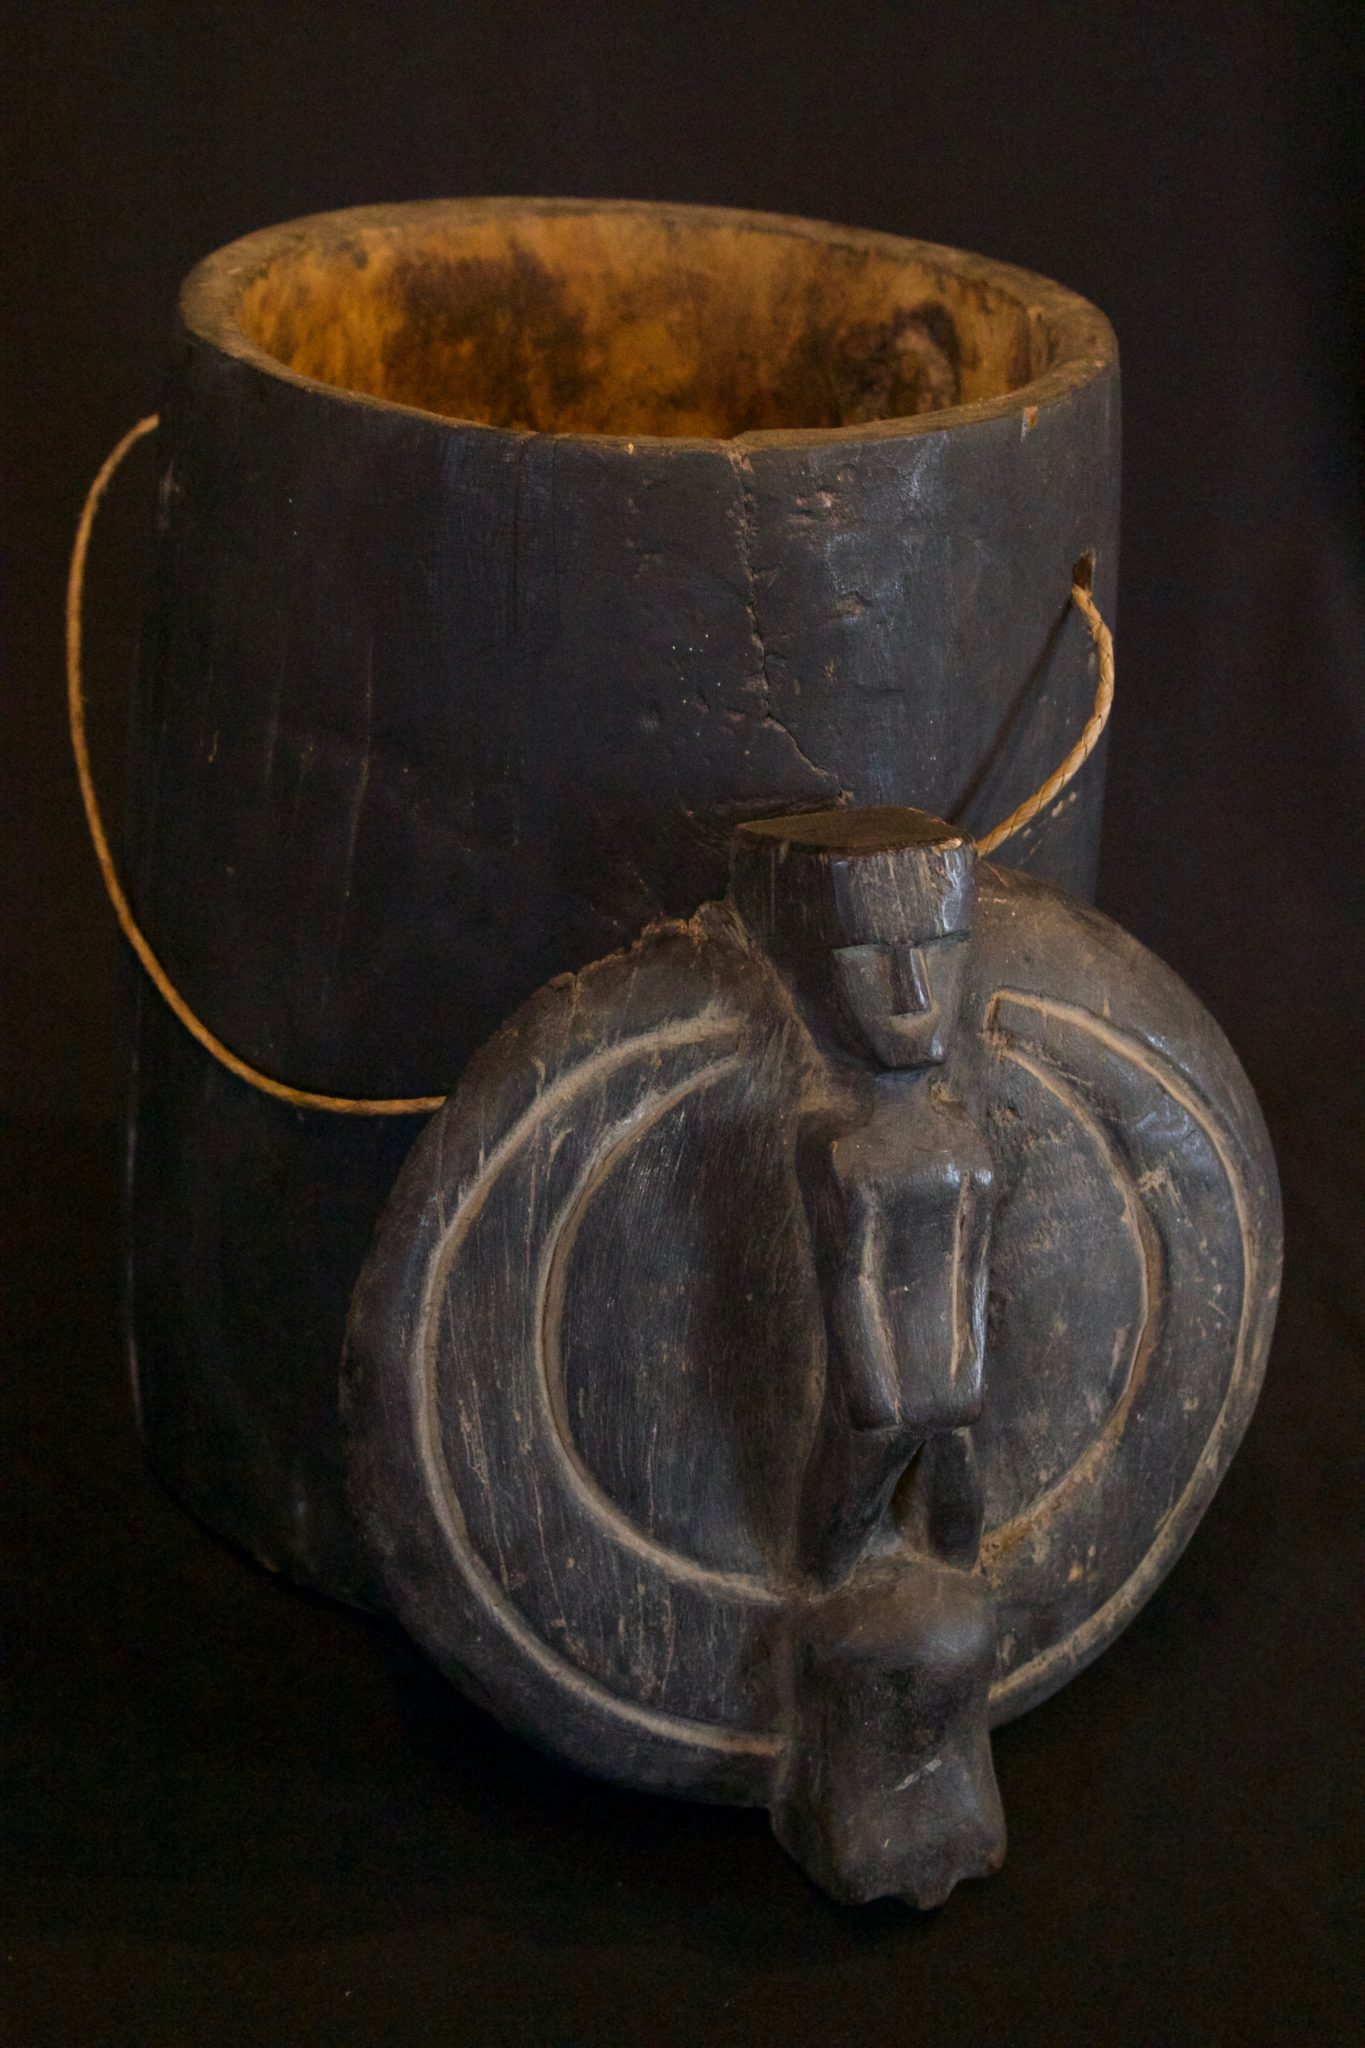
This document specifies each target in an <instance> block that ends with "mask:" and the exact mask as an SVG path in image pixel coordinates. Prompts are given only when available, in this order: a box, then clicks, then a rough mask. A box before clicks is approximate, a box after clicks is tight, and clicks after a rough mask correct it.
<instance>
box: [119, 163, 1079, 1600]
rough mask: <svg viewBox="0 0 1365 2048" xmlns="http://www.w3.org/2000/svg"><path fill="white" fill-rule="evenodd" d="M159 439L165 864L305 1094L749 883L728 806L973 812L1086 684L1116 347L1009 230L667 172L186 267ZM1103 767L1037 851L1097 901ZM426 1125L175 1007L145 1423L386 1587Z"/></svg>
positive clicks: (142, 1335) (1058, 748)
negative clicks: (345, 1445)
mask: <svg viewBox="0 0 1365 2048" xmlns="http://www.w3.org/2000/svg"><path fill="white" fill-rule="evenodd" d="M163 422H164V424H163V430H162V436H161V458H162V463H163V469H162V483H161V499H160V504H161V534H160V546H159V555H158V565H157V570H156V580H155V588H154V593H153V599H152V603H151V608H150V616H149V622H148V630H147V633H146V636H145V647H144V656H143V661H142V668H141V675H140V679H139V684H138V691H137V699H136V707H135V718H134V741H133V768H134V779H133V801H132V807H131V809H132V819H133V824H132V841H131V849H130V874H131V877H132V883H133V891H134V895H135V900H136V903H137V906H138V911H139V915H140V916H141V918H142V920H143V923H144V925H145V928H146V930H147V932H148V935H149V937H150V939H151V941H152V943H153V945H154V946H155V948H156V949H157V951H158V953H159V954H160V956H161V958H162V959H163V960H164V961H165V962H166V963H167V965H168V967H169V969H170V971H171V973H172V975H173V977H174V978H175V980H176V981H177V983H178V984H179V986H180V988H181V989H182V991H183V992H184V994H185V995H186V997H187V998H188V1000H189V1001H190V1003H191V1004H192V1005H193V1006H194V1008H195V1009H196V1010H197V1011H198V1013H199V1014H200V1015H201V1016H202V1017H203V1018H204V1019H205V1020H206V1022H208V1023H209V1024H210V1025H211V1027H212V1028H213V1029H214V1030H215V1031H216V1032H217V1033H218V1034H219V1035H220V1036H221V1037H222V1038H223V1039H225V1040H226V1041H227V1042H228V1043H229V1044H230V1045H231V1046H233V1048H234V1049H235V1050H237V1051H238V1052H240V1053H241V1054H242V1055H243V1056H245V1057H246V1058H247V1059H249V1060H251V1061H252V1062H254V1063H255V1064H256V1065H258V1066H259V1067H261V1068H263V1069H265V1070H267V1071H269V1072H270V1073H272V1074H275V1075H277V1076H279V1077H281V1078H283V1079H285V1080H288V1081H290V1082H293V1083H295V1084H296V1085H298V1086H301V1087H306V1088H310V1089H318V1090H327V1091H337V1092H342V1093H349V1094H357V1095H366V1096H375V1095H390V1094H402V1095H408V1094H413V1095H416V1094H433V1093H441V1092H443V1091H447V1090H449V1089H451V1088H453V1087H454V1086H455V1084H456V1083H457V1082H458V1081H459V1079H460V1076H461V1074H462V1072H463V1071H464V1069H465V1066H466V1063H467V1061H468V1060H469V1058H470V1055H471V1054H472V1053H473V1052H474V1050H475V1049H476V1048H477V1047H478V1046H479V1045H480V1044H481V1043H482V1042H483V1041H485V1040H486V1039H487V1038H488V1037H489V1036H490V1035H491V1034H492V1033H493V1032H494V1031H495V1030H496V1029H497V1028H498V1027H499V1026H500V1025H501V1024H502V1023H503V1022H504V1021H505V1020H506V1019H507V1018H508V1017H509V1015H510V1014H511V1013H512V1012H513V1011H514V1010H515V1009H516V1008H517V1006H518V1005H519V1004H520V1003H522V1002H523V1001H524V1000H525V999H526V998H527V997H528V996H529V995H530V994H531V992H532V991H533V990H534V989H536V988H537V987H538V986H539V985H541V984H542V983H544V982H545V981H546V980H547V979H548V978H550V977H551V976H553V975H555V974H556V973H559V972H562V971H565V970H572V969H576V968H578V967H579V966H580V965H582V964H583V963H584V962H586V961H590V960H592V959H594V958H596V957H598V956H600V955H602V954H603V953H606V952H609V951H610V950H611V949H612V948H613V947H616V946H619V945H621V944H623V943H625V942H627V941H629V940H631V939H632V938H633V937H634V935H635V934H636V933H637V932H638V931H639V929H640V928H641V926H642V925H643V924H644V923H645V922H646V921H647V920H648V919H650V918H651V917H654V916H656V915H659V914H661V913H662V914H667V915H672V916H688V915H690V914H691V913H692V912H693V910H694V909H695V907H696V906H697V905H698V904H699V903H701V902H703V901H705V900H707V899H709V898H714V897H716V896H718V895H720V894H721V893H722V891H723V889H724V887H725V878H726V871H727V859H728V842H729V836H730V833H731V830H732V828H733V826H734V825H735V824H736V822H737V821H740V820H743V819H746V818H754V817H762V816H765V815H768V814H771V813H777V812H782V811H788V810H792V809H799V808H813V807H816V806H822V805H829V804H830V803H841V802H847V801H853V802H857V803H862V804H867V803H902V804H917V805H920V806H923V807H926V808H927V809H929V810H932V811H934V812H938V813H941V814H943V815H945V816H948V817H951V818H953V819H955V820H958V821H960V822H962V823H963V824H965V825H966V826H967V827H968V828H976V829H981V828H984V827H985V826H986V825H987V824H989V823H991V822H993V821H994V819H995V818H997V817H998V816H999V815H1001V814H1002V813H1003V812H1004V811H1007V810H1008V809H1009V808H1010V807H1011V806H1012V805H1013V804H1014V803H1015V802H1016V801H1018V800H1019V799H1020V798H1021V797H1022V796H1024V795H1025V794H1027V793H1028V792H1029V791H1030V790H1031V789H1032V788H1033V787H1034V786H1035V785H1036V784H1037V783H1038V782H1039V781H1041V779H1042V777H1043V776H1044V774H1045V773H1046V772H1047V771H1048V770H1049V769H1051V768H1052V767H1053V766H1054V765H1055V763H1056V762H1057V760H1058V759H1059V758H1060V757H1061V755H1062V754H1063V753H1064V752H1065V751H1066V748H1067V746H1068V745H1069V743H1070V741H1071V739H1072V738H1073V737H1074V735H1075V734H1076V732H1077V731H1078V730H1079V728H1080V726H1081V724H1082V723H1083V721H1084V718H1085V715H1086V712H1087V710H1088V707H1089V704H1090V699H1091V696H1092V692H1093V681H1092V674H1091V666H1090V645H1089V640H1088V636H1087V634H1086V632H1085V630H1084V627H1083V625H1082V624H1081V622H1080V621H1079V620H1078V619H1076V618H1075V616H1074V615H1073V614H1071V613H1070V612H1069V609H1068V591H1069V587H1070V582H1071V572H1072V565H1073V563H1074V562H1075V561H1076V560H1077V558H1078V557H1080V556H1082V555H1085V554H1091V555H1093V557H1094V577H1095V589H1096V593H1097V596H1098V598H1099V601H1100V603H1101V605H1102V607H1103V608H1104V609H1105V610H1106V612H1109V613H1111V614H1112V608H1113V605H1114V600H1115V580H1114V579H1115V567H1116V561H1115V556H1116V521H1117V500H1118V371H1117V360H1116V352H1115V346H1114V341H1113V336H1112V334H1111V332H1110V329H1109V327H1108V325H1107V323H1106V322H1105V321H1104V319H1103V318H1102V317H1101V315H1100V314H1098V313H1097V312H1096V311H1095V310H1094V308H1093V307H1091V306H1089V305H1087V304H1086V303H1085V302H1083V301H1082V300H1080V299H1078V298H1076V297H1075V296H1073V295H1072V294H1070V293H1068V292H1065V291H1063V290H1061V289H1060V288H1058V287H1057V286H1055V285H1053V284H1050V283H1048V282H1046V281H1045V280H1043V279H1041V278H1038V277H1034V276H1030V275H1027V274H1025V273H1023V272H1020V271H1017V270H1012V269H1009V268H1006V267H1004V266H1001V265H998V264H993V263H989V262H985V261H983V260H981V259H978V258H976V257H971V256H966V255H963V254H961V253H959V252H956V251H952V250H948V249H942V248H936V247H932V246H928V245H924V244H920V243H915V242H907V241H901V240H897V239H894V238H891V237H887V236H882V235H875V234H864V233H857V232H854V231H851V230H847V229H843V228H832V227H825V226H818V225H815V224H811V223H807V222H801V221H792V220H785V219H779V218H774V217H768V216H761V215H748V214H737V213H728V212H720V211H710V210H697V209H689V208H677V207H664V206H647V205H629V204H619V205H617V204H613V205H601V204H593V203H587V202H579V201H492V202H463V201H462V202H439V203H435V204H431V205H420V206H404V207H394V208H366V209H361V210H358V211H355V212H351V213H346V214H338V215H327V216H321V217H318V218H315V219H312V220H307V221H301V222H295V223H291V224H290V225H287V226H285V227H281V228H278V229H273V230H270V231H268V232H265V233H262V234H258V235H253V236H251V237H249V238H247V239H246V240H245V241H242V242H239V243H236V244H234V245H233V246H232V247H230V248H228V249H225V250H223V251H221V252H220V253H219V254H218V255H216V256H214V257H212V258H210V259H209V260H208V261H207V262H206V263H205V264H203V265H202V266H201V267H200V268H199V269H198V270H197V271H196V272H195V273H194V274H193V276H192V277H191V278H190V280H189V282H188V283H187V285H186V287H185V290H184V294H183V297H182V300H181V306H180V312H179V317H178V322H177V327H176V332H175V336H174V340H173V346H172V354H171V367H170V379H169V387H168V390H167V394H166V402H165V406H164V412H163ZM1102 783H1103V759H1102V755H1097V756H1096V757H1095V758H1093V759H1092V760H1091V761H1090V763H1089V764H1088V765H1087V767H1086V768H1085V770H1084V771H1083V773H1082V774H1081V776H1080V777H1079V779H1078V780H1077V782H1076V783H1075V784H1074V785H1073V787H1072V788H1071V789H1070V790H1069V791H1068V792H1067V794H1066V796H1065V798H1064V799H1063V800H1062V801H1061V802H1060V803H1059V804H1058V805H1057V806H1056V807H1054V809H1053V810H1052V811H1051V812H1049V813H1048V814H1046V815H1045V816H1044V817H1042V818H1040V819H1039V820H1038V821H1037V823H1036V825H1035V826H1034V827H1032V828H1031V829H1030V830H1029V831H1028V832H1026V833H1024V834H1022V835H1021V836H1020V837H1019V839H1017V840H1016V841H1014V842H1011V844H1010V845H1009V846H1008V847H1007V848H1006V849H1005V850H1004V853H1003V855H1002V858H1003V859H1004V860H1006V861H1007V862H1011V863H1014V864H1016V865H1017V866H1019V867H1020V868H1022V869H1024V870H1026V871H1027V872H1028V873H1030V874H1032V875H1034V876H1037V877H1039V878H1041V879H1043V880H1047V881H1052V882H1056V883H1060V884H1062V885H1064V886H1066V887H1067V888H1068V889H1070V890H1072V891H1074V892H1076V893H1078V894H1079V895H1081V896H1086V895H1088V894H1089V892H1090V889H1091V884H1092V879H1093V874H1094V867H1095V857H1096V845H1097V834H1098V827H1099V814H1100V801H1101V791H1102ZM418 1128H419V1124H418V1122H417V1121H416V1120H408V1119H397V1120H382V1119H381V1120H375V1121H365V1120H353V1119H348V1118H342V1117H334V1116H326V1115H321V1114H310V1113H304V1112H299V1111H296V1110H292V1109H290V1108H287V1107H285V1106H283V1105H281V1104H280V1103H278V1102H274V1101H271V1100H268V1099H266V1098H264V1097H263V1096H261V1095H259V1094H256V1093H254V1092H253V1091H252V1090H250V1089H249V1088H247V1087H245V1086H243V1085H242V1084H241V1083H240V1082H238V1081H236V1080H235V1079H233V1078H232V1077H231V1076H229V1075H228V1074H226V1073H224V1072H223V1071H221V1070H220V1069H219V1068H218V1067H217V1066H215V1065H214V1064H213V1063H212V1061H211V1060H209V1059H208V1058H207V1056H206V1055H205V1054H204V1053H202V1052H201V1051H200V1049H199V1048H198V1047H197V1046H196V1045H195V1044H194V1043H192V1042H191V1041H190V1040H189V1039H188V1038H187V1037H186V1036H185V1035H184V1034H183V1033H182V1032H181V1030H180V1028H179V1026H178V1025H177V1024H176V1023H175V1022H174V1021H173V1020H172V1019H171V1018H170V1017H169V1015H168V1014H167V1013H166V1012H165V1010H164V1009H163V1007H162V1005H161V1004H160V1002H159V1000H158V999H157V997H156V996H155V995H154V994H153V993H151V992H150V990H145V989H144V990H143V991H141V993H140V996H139V1001H138V1017H137V1024H136V1054H135V1067H134V1089H133V1107H132V1135H131V1144H130V1160H131V1169H130V1174H131V1177H130V1198H129V1199H130V1231H131V1250H130V1314H131V1325H132V1335H133V1345H134V1354H135V1360H136V1374H137V1384H138V1388H139V1397H140V1402H141V1412H142V1421H143V1427H144V1429H145V1432H146V1437H147V1442H148V1445H149V1449H150V1452H151V1455H152V1458H153V1459H154V1461H155V1464H156V1466H157V1469H158V1470H159V1471H160V1472H161V1473H162V1475H163V1476H164V1477H165V1478H166V1479H167V1481H168V1482H169V1483H170V1484H171V1486H172V1487H173V1488H174V1489H175V1490H176V1491H177V1493H179V1494H180V1495H181V1496H182V1498H183V1499H185V1500H186V1501H187V1502H188V1504H189V1505H190V1506H191V1507H193V1508H194V1510H195V1511H196V1512H197V1513H198V1514H200V1515H201V1516H202V1517H203V1518H204V1519H205V1520H206V1521H207V1522H208V1523H210V1524H211V1525H212V1526H213V1527H214V1528H216V1529H218V1530H220V1531H221V1532H222V1533H224V1534H225V1535H227V1536H229V1537H231V1538H233V1539H235V1540H236V1541H238V1542H239V1543H241V1544H243V1545H245V1546H246V1547H247V1548H248V1549H249V1550H251V1551H252V1552H253V1553H255V1554H256V1555H258V1556H260V1557H262V1558H265V1559H267V1560H268V1561H269V1562H270V1563H272V1564H274V1565H276V1566H278V1567H280V1568H282V1569H284V1570H286V1571H288V1572H289V1573H291V1574H293V1575H294V1576H296V1577H298V1578H300V1579H302V1580H304V1581H306V1582H308V1583H310V1584H313V1585H315V1586H318V1587H321V1588H323V1589H325V1590H327V1591H329V1592H333V1593H337V1594H341V1595H343V1596H346V1597H350V1598H355V1599H362V1600H364V1599H371V1598H376V1597H379V1595H378V1593H377V1590H376V1588H375V1586H374V1584H373V1581H372V1579H371V1576H370V1572H369V1568H368V1566H367V1565H366V1564H365V1562H364V1561H363V1559H362V1557H361V1555H360V1552H359V1550H358V1547H357V1544H356V1539H355V1537H354V1533H353V1528H352V1523H351V1518H350V1515H349V1513H348V1510H347V1508H346V1504H345V1499H344V1493H343V1485H342V1474H341V1451H340V1437H339V1429H338V1421H337V1374H338V1360H339V1356H340V1352H341V1346H342V1339H343V1331H344V1326H345V1321H346V1314H347V1304H348V1301H349V1298H350V1294H351V1290H352V1286H353V1284H354V1281H355V1279H356V1275H357V1273H358V1272H359V1270H360V1268H361V1265H362V1262H363V1260H364V1258H365V1255H366V1250H367V1247H368V1245H369V1243H370V1239H371V1233H372V1231H373V1228H374V1224H375V1219H376V1216H377V1214H378V1212H379V1209H380V1207H381V1205H382V1203H383V1202H384V1200H385V1197H386V1196H387V1194H388V1192H389V1189H390V1187H391V1185H392V1183H393V1181H394V1179H395V1176H396V1174H397V1172H398V1169H399V1166H400V1164H401V1162H402V1160H403V1158H404V1156H405V1154H406V1153H407V1151H408V1148H409V1147H410V1145H411V1143H412V1141H413V1138H414V1136H415V1134H416V1131H417V1129H418Z"/></svg>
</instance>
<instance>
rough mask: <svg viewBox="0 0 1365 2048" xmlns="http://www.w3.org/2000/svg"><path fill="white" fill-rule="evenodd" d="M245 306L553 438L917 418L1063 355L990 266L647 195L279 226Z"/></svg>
mask: <svg viewBox="0 0 1365 2048" xmlns="http://www.w3.org/2000/svg"><path fill="white" fill-rule="evenodd" d="M236 311H237V319H238V323H239V325H240V327H241V329H242V331H243V333H244V334H245V335H246V337H247V338H248V340H250V341H252V342H254V343H255V344H256V346H257V347H258V348H259V349H261V350H263V351H264V352H265V353H266V354H268V355H271V356H273V357H275V358H276V359H277V360H278V361H279V362H281V363H283V364H286V365H287V366H288V367H289V368H290V369H291V370H294V371H296V372H298V373H300V374H302V375H305V376H309V377H315V378H318V379H320V380H321V381H322V382H324V383H328V384H334V385H340V386H342V387H344V388H345V389H348V390H352V391H362V392H367V393H369V394H370V395H371V396H373V397H375V398H384V399H389V400H392V401H395V402H397V403H400V404H404V405H414V406H421V407H423V408H425V409H426V410H427V411H429V412H436V413H443V414H446V415H448V416H450V417H452V418H457V419H464V420H477V421H482V422H484V423H486V424H488V425H494V426H501V427H516V428H530V429H533V430H535V431H539V432H549V433H555V432H558V433H605V434H624V435H630V434H665V435H701V436H718V437H728V436H731V435H735V434H743V433H751V432H754V431H756V430H760V429H765V428H812V427H816V428H818V427H840V426H850V425H855V424H860V423H863V422H866V421H870V420H885V419H898V418H903V417H905V416H906V415H909V414H915V413H924V412H934V411H938V410H940V409H941V408H944V407H948V406H957V405H964V404H968V403H970V402H971V401H972V400H974V399H981V398H994V397H998V396H1000V395H1001V394H1003V393H1005V392H1009V391H1013V390H1016V389H1017V388H1018V387H1019V386H1020V385H1022V384H1025V383H1027V382H1029V380H1030V379H1031V378H1033V377H1035V376H1037V375H1038V374H1039V373H1040V371H1042V370H1043V369H1045V368H1047V367H1048V366H1049V365H1050V363H1051V361H1052V359H1053V356H1054V354H1055V342H1054V337H1053V336H1052V335H1051V333H1050V332H1049V329H1048V326H1047V323H1046V322H1045V321H1044V320H1043V319H1042V318H1041V317H1040V315H1039V313H1038V310H1037V309H1036V308H1034V309H1032V310H1030V307H1029V305H1028V303H1027V300H1026V299H1025V298H1023V297H1021V296H1020V295H1019V293H1018V291H1017V290H1016V291H1014V292H1011V291H1010V290H1009V289H1008V288H1007V286H1006V285H1003V284H1002V283H1001V282H999V280H998V275H997V274H994V273H991V271H990V266H982V271H981V274H974V273H973V272H972V271H971V270H969V269H968V270H954V269H951V268H947V267H942V266H938V265H936V264H935V263H934V262H933V261H932V259H931V258H930V257H929V256H926V255H925V254H924V253H923V252H922V251H919V250H918V249H917V247H916V245H915V244H912V243H907V244H897V243H896V242H894V241H893V240H891V239H889V238H886V237H881V236H867V237H859V236H857V235H855V234H852V233H849V234H847V235H842V234H840V233H839V231H823V230H816V229H810V228H804V229H803V228H801V227H799V226H797V225H795V224H794V225H793V226H792V227H790V228H786V227H783V226H781V225H775V224H771V223H763V222H761V221H749V222H745V221H743V220H736V219H726V218H724V217H717V216H715V215H711V216H707V215H696V214H693V215H688V214H686V213H669V212H667V211H665V210H646V209H641V210H638V211H637V210H622V211H614V210H611V209H603V210H599V211H593V210H586V211H556V210H552V209H550V210H546V211H544V212H536V211H534V210H530V209H527V208H519V209H517V210H516V211H515V212H511V211H500V210H496V209H494V210H491V211H488V212H485V213H480V212H478V211H477V210H476V209H474V210H469V211H462V210H461V209H460V208H458V207H453V208H451V209H449V210H448V211H442V210H441V209H430V210H429V209H419V210H417V211H416V212H415V213H413V214H411V215H409V216H408V217H406V218H403V217H402V216H395V217H391V218H390V219H388V220H387V221H386V220H383V219H375V218H374V217H373V216H371V217H369V218H368V219H367V218H366V216H364V215H361V216H356V217H351V218H350V219H348V218H346V217H344V216H343V217H339V218H337V217H334V220H333V222H332V223H329V224H328V225H327V226H326V228H325V229H323V228H319V230H318V231H317V232H316V233H312V234H306V235H302V236H295V237H293V238H292V239H287V240H284V241H282V242H281V243H280V245H279V247H278V250H277V252H276V253H275V254H274V255H273V256H270V257H268V259H267V261H266V264H265V267H264V268H263V269H261V270H260V271H258V272H257V273H256V274H255V275H254V277H253V278H252V279H251V281H250V282H249V283H248V284H247V285H246V287H245V289H244V291H243V292H242V295H241V297H240V299H239V302H238V305H237V309H236Z"/></svg>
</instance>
